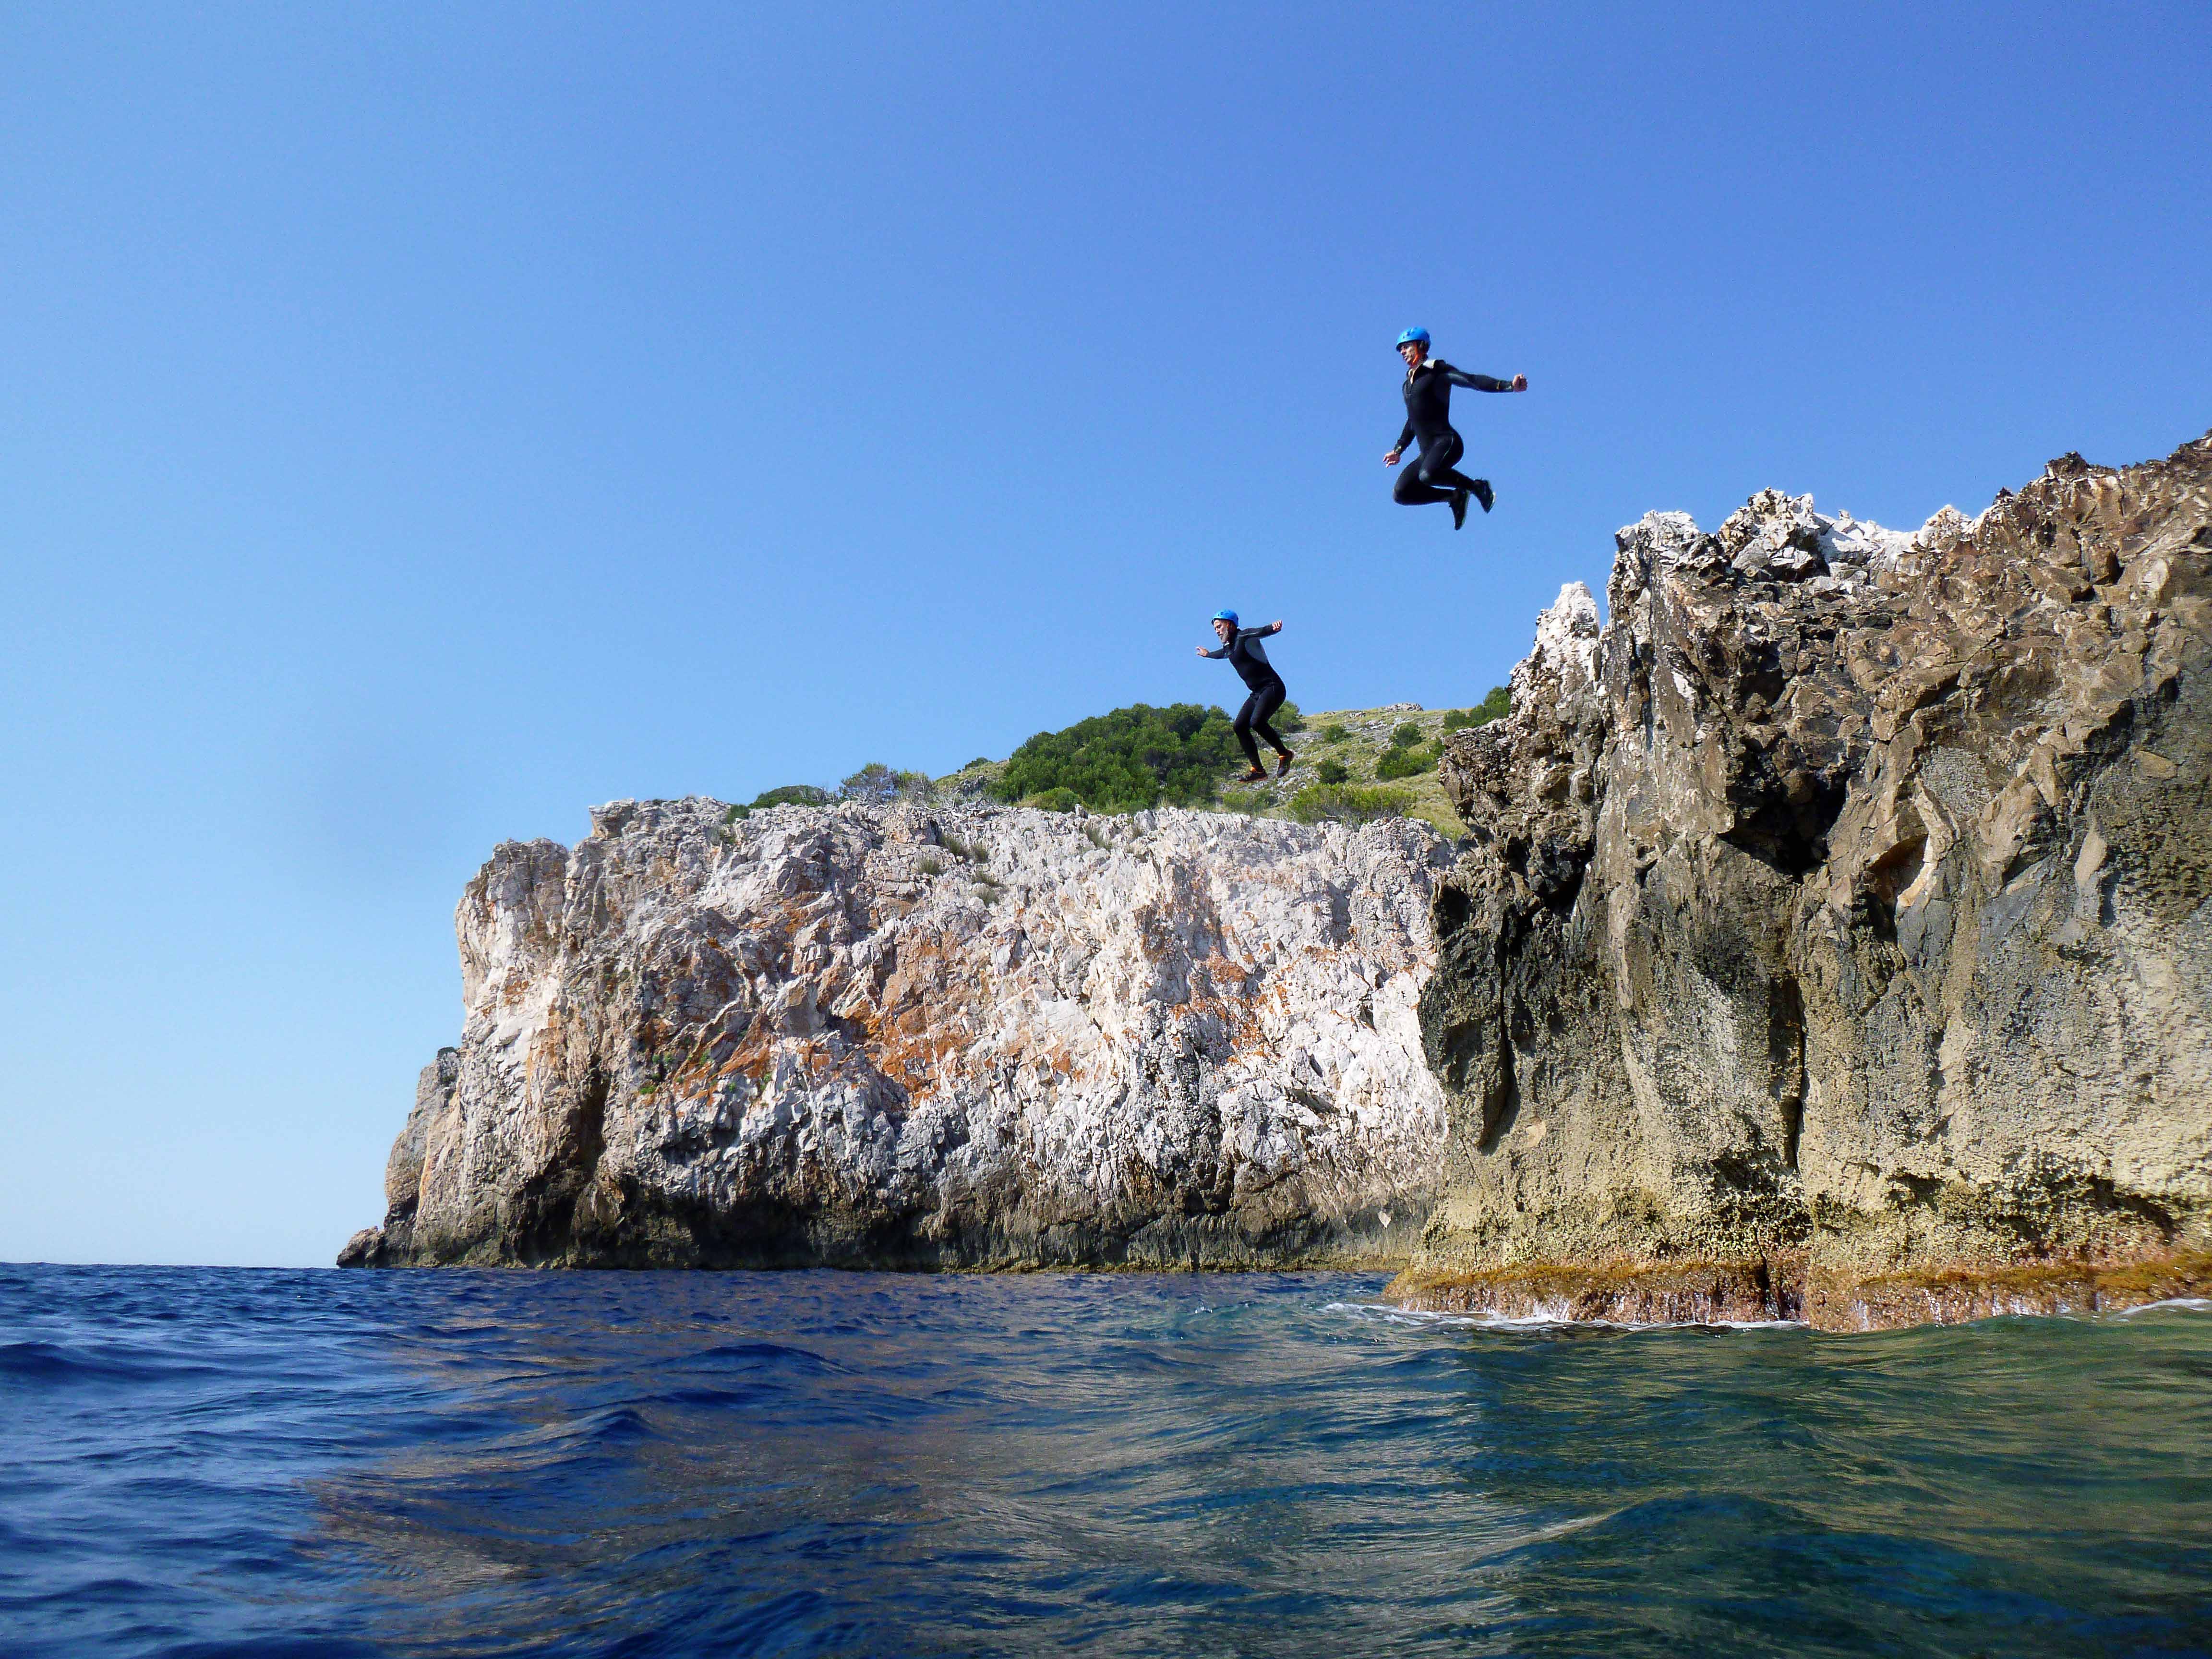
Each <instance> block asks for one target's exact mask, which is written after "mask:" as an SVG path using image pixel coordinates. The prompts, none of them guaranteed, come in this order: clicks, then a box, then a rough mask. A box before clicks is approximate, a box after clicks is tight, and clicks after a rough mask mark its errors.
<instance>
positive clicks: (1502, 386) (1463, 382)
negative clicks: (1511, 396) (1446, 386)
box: [1444, 366, 1513, 392]
mask: <svg viewBox="0 0 2212 1659" xmlns="http://www.w3.org/2000/svg"><path fill="white" fill-rule="evenodd" d="M1444 379H1446V380H1449V381H1450V382H1451V383H1452V384H1453V385H1454V386H1465V387H1466V388H1467V389H1468V391H1469V392H1510V391H1512V390H1513V382H1512V381H1510V380H1492V379H1491V378H1490V376H1488V375H1487V374H1468V372H1467V371H1466V370H1465V369H1463V368H1450V367H1449V366H1447V367H1446V368H1445V369H1444Z"/></svg>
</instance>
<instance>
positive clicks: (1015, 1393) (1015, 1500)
mask: <svg viewBox="0 0 2212 1659" xmlns="http://www.w3.org/2000/svg"><path fill="white" fill-rule="evenodd" d="M1381 1285H1382V1280H1380V1279H1376V1278H1372V1277H1362V1276H1357V1275H1299V1276H1287V1275H1286V1276H1281V1277H1270V1276H1246V1275H1237V1276H1212V1275H1163V1276H1124V1275H1096V1276H1079V1275H1076V1276H1037V1277H1024V1278H964V1277H944V1278H927V1277H893V1276H861V1275H851V1274H841V1273H786V1274H757V1273H719V1274H717V1273H575V1274H554V1273H543V1274H532V1273H275V1272H269V1273H262V1272H240V1271H218V1270H201V1269H161V1268H155V1269H148V1268H82V1267H0V1407H4V1409H0V1649H4V1650H5V1651H6V1652H7V1653H9V1654H10V1655H13V1656H19V1659H21V1656H45V1655H64V1654H66V1655H72V1656H74V1655H81V1654H128V1655H141V1654H143V1655H155V1654H159V1655H173V1656H215V1655H231V1654H252V1655H279V1654H283V1655H295V1654H296V1655H319V1656H356V1655H361V1656H368V1655H379V1656H381V1655H426V1656H427V1655H495V1654H496V1655H505V1654H516V1655H520V1654H532V1655H607V1656H617V1655H620V1656H648V1655H688V1654H748V1655H750V1654H854V1655H866V1654H939V1653H944V1654H1031V1653H1052V1652H1059V1651H1062V1650H1070V1651H1075V1652H1080V1653H1086V1654H1099V1655H1133V1656H1135V1655H1142V1656H1154V1655H1162V1654H1201V1655H1202V1654H1225V1655H1226V1654H1235V1655H1246V1654H1250V1655H1286V1656H1288V1655H1320V1656H1327V1659H1348V1656H1354V1655H1365V1654H1391V1655H1401V1654H1402V1655H1412V1654H1445V1653H1449V1654H1493V1653H1495V1654H1544V1655H1548V1654H1577V1655H1580V1654H1592V1655H1597V1654H1601V1655H1607V1656H1629V1655H1644V1654H1683V1655H1688V1654H1698V1655H1715V1654H1747V1655H1748V1654H1772V1653H1790V1654H1836V1655H1843V1654H1958V1655H1968V1654H1987V1655H2005V1656H2016V1655H2040V1654H2067V1655H2071V1654H2081V1655H2090V1654H2095V1655H2106V1654H2126V1653H2142V1654H2179V1653H2200V1654H2203V1653H2212V1312H2208V1311H2207V1310H2203V1309H2202V1308H2197V1309H2189V1308H2170V1309H2154V1310H2144V1311H2141V1312H2138V1313H2136V1314H2135V1315H2133V1316H2128V1317H2124V1318H2112V1319H2105V1320H2099V1321H2093V1322H2092V1321H2060V1320H2035V1319H2010V1320H1996V1321H1991V1322H1987V1323H1984V1324H1980V1325H1974V1326H1967V1327H1963V1328H1954V1329H1948V1330H1919V1331H1907V1332H1899V1333H1892V1334H1879V1335H1870V1336H1830V1335H1822V1334H1815V1333H1813V1332H1810V1331H1807V1330H1803V1329H1800V1328H1786V1327H1784V1328H1747V1329H1668V1330H1641V1331H1628V1330H1620V1329H1613V1328H1559V1327H1535V1326H1521V1327H1512V1326H1496V1325H1490V1326H1484V1325H1480V1324H1476V1323H1473V1322H1464V1321H1450V1320H1441V1319H1432V1318H1419V1317H1414V1316H1403V1315H1397V1314H1393V1313H1390V1312H1388V1311H1385V1310H1382V1309H1380V1308H1379V1307H1377V1306H1376V1305H1375V1298H1376V1292H1377V1291H1379V1289H1380V1288H1381Z"/></svg>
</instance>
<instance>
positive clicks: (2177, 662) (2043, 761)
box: [1395, 438, 2212, 1326]
mask: <svg viewBox="0 0 2212 1659" xmlns="http://www.w3.org/2000/svg"><path fill="white" fill-rule="evenodd" d="M1607 597H1608V608H1609V612H1610V618H1611V619H1610V621H1609V622H1607V623H1606V624H1605V625H1604V626H1602V627H1601V626H1600V623H1599V617H1598V611H1597V606H1596V604H1595V600H1594V599H1593V598H1592V596H1591V595H1590V594H1589V592H1588V590H1587V589H1585V588H1583V587H1582V586H1581V585H1580V584H1576V585H1574V586H1570V587H1569V588H1567V589H1566V590H1565V591H1564V592H1562V593H1561V595H1560V598H1559V603H1558V604H1557V605H1554V606H1553V609H1552V610H1551V611H1547V613H1546V614H1545V616H1544V617H1543V618H1542V620H1541V623H1540V625H1539V628H1538V632H1537V642H1536V648H1535V650H1534V653H1532V654H1531V655H1530V656H1529V657H1528V659H1527V660H1526V661H1524V662H1523V663H1522V665H1521V666H1520V668H1519V669H1518V670H1517V671H1516V673H1515V676H1514V681H1513V712H1512V714H1511V715H1510V718H1509V719H1507V720H1503V721H1499V722H1496V723H1494V724H1492V725H1491V726H1485V727H1481V728H1479V729H1477V730H1474V731H1470V732H1462V733H1459V734H1456V735H1455V737H1454V738H1452V739H1451V740H1450V742H1449V747H1448V750H1447V752H1446V756H1445V758H1444V762H1443V774H1444V780H1445V784H1446V787H1447V789H1448V791H1449V793H1450V794H1451V796H1452V798H1453V800H1454V803H1455V805H1456V807H1457V810H1458V811H1459V813H1460V816H1461V817H1462V820H1463V821H1464V822H1465V823H1467V824H1468V825H1469V827H1470V829H1472V831H1473V840H1474V844H1473V845H1472V847H1471V848H1470V849H1469V850H1468V852H1467V853H1466V854H1465V855H1464V856H1463V857H1462V860H1461V861H1460V862H1459V864H1458V865H1457V866H1456V867H1455V869H1454V870H1453V872H1452V873H1451V874H1450V876H1449V878H1447V880H1446V882H1445V883H1444V884H1443V887H1442V888H1441V889H1440V890H1439V892H1438V896H1437V913H1436V921H1437V939H1438V951H1439V961H1438V967H1437V973H1436V975H1435V976H1434V977H1433V978H1432V980H1431V981H1430V983H1429V985H1428V987H1427V989H1426V991H1425V994H1424V1000H1423V1018H1424V1021H1425V1029H1426V1032H1427V1038H1428V1051H1429V1055H1430V1059H1431V1062H1432V1064H1433V1065H1434V1066H1435V1068H1436V1070H1437V1074H1438V1075H1439V1076H1440V1077H1441V1078H1442V1079H1443V1080H1444V1081H1445V1083H1446V1085H1448V1093H1449V1099H1450V1109H1451V1115H1452V1125H1451V1131H1450V1136H1449V1146H1448V1149H1447V1153H1446V1170H1445V1196H1444V1198H1443V1200H1442V1201H1441V1203H1440V1204H1439V1206H1438V1207H1437V1211H1436V1212H1435V1214H1434V1215H1433V1217H1432V1218H1431V1222H1430V1225H1429V1226H1428V1229H1427V1231H1426V1233H1425V1237H1424V1242H1423V1250H1422V1255H1421V1256H1420V1258H1419V1261H1417V1263H1416V1264H1415V1267H1413V1269H1412V1270H1410V1271H1409V1272H1408V1273H1407V1274H1406V1275H1405V1276H1403V1277H1402V1278H1401V1280H1400V1282H1399V1284H1398V1285H1397V1286H1396V1287H1395V1294H1397V1295H1398V1296H1399V1297H1401V1299H1403V1300H1407V1301H1409V1302H1413V1303H1417V1304H1425V1305H1430V1306H1437V1307H1496V1308H1499V1309H1501V1310H1510V1311H1528V1310H1529V1309H1530V1308H1532V1307H1534V1306H1549V1305H1553V1304H1558V1305H1560V1306H1562V1307H1565V1309H1566V1310H1568V1311H1570V1312H1572V1311H1576V1310H1581V1311H1583V1312H1584V1313H1587V1314H1595V1315H1602V1314H1605V1313H1606V1312H1607V1310H1634V1309H1636V1308H1638V1307H1643V1306H1645V1305H1647V1304H1648V1305H1652V1306H1657V1305H1662V1304H1663V1305H1667V1306H1672V1305H1674V1304H1673V1303H1671V1302H1667V1301H1666V1298H1668V1297H1676V1298H1677V1299H1680V1297H1685V1296H1686V1297H1690V1299H1691V1300H1692V1301H1694V1300H1695V1299H1696V1297H1698V1296H1701V1295H1705V1296H1707V1299H1708V1301H1709V1302H1710V1303H1711V1311H1713V1312H1716V1313H1719V1314H1723V1315H1726V1316H1746V1315H1756V1314H1758V1313H1759V1312H1762V1311H1763V1312H1764V1313H1765V1314H1767V1315H1768V1316H1772V1315H1774V1314H1777V1313H1784V1314H1796V1313H1799V1312H1802V1313H1804V1314H1805V1315H1807V1316H1810V1317H1811V1318H1813V1319H1814V1321H1815V1322H1819V1323H1823V1324H1829V1325H1837V1326H1852V1325H1859V1324H1867V1323H1893V1322H1906V1321H1909V1320H1912V1319H1917V1318H1924V1317H1944V1316H1947V1312H1946V1310H1950V1311H1952V1312H1957V1313H1960V1314H1961V1315H1962V1316H1964V1315H1966V1314H1971V1313H1976V1312H1978V1313H1986V1312H1989V1311H1992V1310H2002V1309H2003V1308H2006V1307H2010V1306H2021V1307H2027V1306H2042V1305H2044V1301H2049V1300H2050V1299H2051V1297H2057V1303H2056V1304H2053V1305H2059V1304H2063V1305H2067V1306H2075V1305H2089V1306H2093V1305H2098V1304H2099V1300H2098V1299H2099V1297H2100V1296H2101V1297H2104V1298H2105V1299H2106V1303H2107V1304H2109V1303H2111V1302H2112V1301H2113V1300H2115V1299H2118V1300H2122V1301H2124V1300H2129V1299H2133V1300H2142V1299H2148V1298H2150V1297H2156V1296H2161V1295H2169V1294H2177V1293H2187V1292H2189V1291H2191V1287H2192V1286H2194V1287H2197V1293H2202V1292H2203V1289H2204V1288H2206V1287H2208V1286H2212V1276H2208V1274H2207V1273H2206V1272H2205V1271H2204V1269H2205V1267H2206V1265H2207V1264H2206V1261H2205V1258H2204V1257H2203V1255H2202V1254H2201V1253H2202V1252H2203V1250H2204V1249H2206V1247H2207V1245H2208V1243H2212V908H2208V906H2207V905H2206V902H2205V900H2206V896H2207V895H2208V892H2212V678H2208V674H2207V668H2208V664H2212V438H2208V439H2206V440H2204V441H2198V442H2197V443H2193V444H2191V445H2188V446H2185V447H2184V448H2182V449H2181V450H2179V452H2177V453H2175V454H2174V455H2172V457H2170V458H2168V459H2165V460H2162V461H2158V462H2154V463H2150V464H2147V465H2142V466H2136V467H2130V468H2127V469H2125V470H2122V471H2114V470H2112V469H2110V468H2106V467H2098V466H2091V465H2087V464H2085V463H2084V462H2082V461H2081V458H2080V457H2078V456H2068V457H2066V458H2064V459H2062V460H2059V461H2055V462H2053V463H2051V466H2050V467H2049V469H2048V470H2047V471H2045V475H2044V476H2043V477H2041V478H2039V479H2038V480H2037V481H2036V482H2035V483H2032V484H2030V485H2029V486H2028V487H2027V488H2026V489H2023V490H2021V492H2020V493H2019V494H2018V495H2003V496H2001V497H2000V498H1999V500H1998V501H1996V504H1995V505H1993V506H1992V507H1990V509H1989V511H1988V512H1986V513H1984V514H1983V515H1982V516H1981V517H1980V518H1978V519H1975V520H1967V519H1966V518H1964V517H1962V516H1960V514H1958V513H1954V512H1952V511H1950V510H1949V509H1946V510H1945V512H1944V513H1940V514H1938V515H1937V517H1936V519H1934V520H1930V522H1929V524H1928V525H1927V526H1925V527H1924V528H1923V529H1922V530H1921V531H1920V532H1918V533H1917V534H1914V535H1911V536H1907V535H1904V534H1899V533H1895V532H1886V531H1881V530H1880V529H1877V528H1875V527H1873V526H1859V525H1854V524H1852V523H1850V521H1849V520H1829V519H1826V518H1823V517H1821V516H1820V515H1818V514H1816V513H1814V511H1813V504H1812V501H1811V499H1810V498H1809V497H1795V498H1793V497H1790V496H1785V495H1780V494H1778V493H1776V492H1773V491H1769V492H1766V493H1765V494H1763V495H1759V496H1755V497H1753V500H1752V501H1750V502H1749V503H1748V504H1747V506H1746V507H1744V508H1743V509H1742V510H1741V511H1740V512H1738V513H1735V515H1733V516H1732V517H1731V518H1729V520H1728V521H1727V522H1726V523H1725V524H1723V526H1721V527H1720V529H1719V530H1718V531H1717V532H1713V533H1711V534H1705V533H1701V532H1699V530H1698V528H1697V526H1694V525H1693V524H1692V523H1691V521H1690V520H1688V519H1687V518H1686V517H1684V516H1683V515H1681V514H1679V513H1656V514H1652V515H1650V516H1648V517H1646V518H1645V519H1644V521H1643V522H1642V523H1640V524H1638V525H1636V526H1632V527H1631V528H1629V529H1627V530H1625V531H1623V532H1621V533H1620V538H1619V551H1618V557H1617V559H1616V561H1615V563H1614V566H1613V579H1612V583H1611V587H1610V591H1609V593H1608V596H1607ZM2160 1263H2164V1264H2166V1266H2165V1267H2156V1265H2155V1264H2160ZM2130 1264H2136V1265H2134V1266H2130ZM2143 1264H2152V1265H2151V1266H2148V1267H2147V1266H2145V1265H2143ZM2029 1269H2038V1270H2039V1271H2040V1272H2041V1276H2040V1277H2037V1276H2036V1273H2034V1272H2028V1270H2029ZM2024 1272H2026V1273H2027V1277H2026V1278H2023V1277H2022V1274H2023V1273H2024ZM1708 1282H1710V1294H1709V1295H1707V1291H1705V1290H1701V1289H1699V1286H1702V1285H1708ZM2054 1285H2056V1286H2059V1287H2061V1288H2059V1289H2057V1290H2053V1289H2052V1288H2051V1287H2052V1286H2054ZM1547 1286H1548V1287H1550V1288H1549V1289H1548V1290H1547V1289H1546V1287H1547ZM2008 1287H2009V1288H2008ZM2066 1287H2071V1288H2070V1289H2069V1288H2066ZM1547 1296H1549V1297H1551V1301H1550V1302H1549V1303H1547V1302H1546V1300H1545V1298H1546V1297H1547ZM1654 1297H1656V1298H1659V1300H1658V1301H1656V1302H1655V1301H1653V1300H1652V1298H1654ZM2038 1297H2042V1298H2043V1299H2044V1300H2043V1301H2039V1300H2037V1298H2038ZM2069 1297H2070V1298H2071V1300H2069V1299H2068V1298H2069ZM1639 1298H1641V1299H1639ZM2008 1298H2010V1299H2009V1300H2008Z"/></svg>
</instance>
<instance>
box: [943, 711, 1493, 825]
mask: <svg viewBox="0 0 2212 1659" xmlns="http://www.w3.org/2000/svg"><path fill="white" fill-rule="evenodd" d="M1449 712H1450V711H1449V709H1443V708H1431V709H1428V710H1425V711H1420V712H1417V711H1414V710H1413V709H1410V708H1404V707H1402V706H1401V707H1400V708H1338V709H1333V710H1330V711H1329V712H1328V713H1326V714H1307V715H1306V716H1305V729H1304V731H1302V732H1285V733H1284V734H1283V739H1284V741H1285V742H1286V743H1288V744H1290V745H1291V752H1292V753H1293V754H1295V755H1296V756H1297V763H1296V764H1294V765H1293V766H1292V767H1291V775H1289V776H1288V777H1286V778H1284V779H1282V780H1280V781H1274V780H1273V779H1271V780H1270V781H1268V782H1267V783H1265V784H1254V785H1249V786H1245V785H1238V784H1233V783H1232V784H1230V785H1228V786H1227V787H1225V788H1224V790H1223V791H1222V793H1221V797H1220V805H1221V806H1222V808H1223V810H1225V811H1238V812H1250V813H1254V814H1256V815H1257V816H1260V817H1285V816H1287V815H1286V813H1285V811H1284V809H1285V807H1286V806H1287V805H1289V804H1290V799H1291V796H1292V795H1295V794H1296V793H1297V792H1298V791H1299V790H1301V789H1303V788H1304V787H1306V786H1307V785H1308V784H1310V783H1317V782H1319V781H1321V780H1320V775H1319V774H1318V772H1317V771H1316V767H1318V766H1319V765H1320V763H1322V762H1323V761H1325V760H1333V761H1336V762H1338V763H1340V764H1342V765H1343V767H1344V768H1345V769H1346V772H1347V773H1349V774H1350V775H1349V777H1348V778H1347V779H1346V781H1347V782H1349V783H1355V784H1364V785H1366V786H1368V787H1375V786H1376V776H1375V763H1376V761H1377V760H1379V759H1381V758H1382V756H1383V750H1385V749H1387V748H1388V747H1389V744H1390V733H1391V732H1393V731H1395V729H1396V728H1397V727H1398V726H1399V725H1400V723H1401V722H1402V721H1406V720H1411V721H1412V722H1413V724H1415V725H1416V726H1419V727H1420V728H1421V741H1422V742H1423V744H1434V743H1435V742H1436V740H1437V737H1438V736H1439V735H1440V734H1441V732H1442V731H1443V719H1444V716H1445V714H1449ZM1330 726H1342V727H1344V729H1345V736H1344V739H1343V741H1341V742H1340V743H1323V742H1322V736H1321V734H1322V732H1324V731H1326V730H1328V728H1329V727H1330ZM1267 758H1268V759H1269V760H1270V761H1271V762H1272V761H1273V756H1268V757H1267ZM1004 765H1005V763H1004V762H1002V761H982V762H979V763H975V764H973V765H969V766H964V767H963V768H962V769H960V770H959V771H957V772H955V773H952V774H951V775H947V776H945V777H942V778H939V780H938V781H937V782H938V787H939V788H940V789H944V790H947V791H949V792H951V793H954V794H956V795H979V796H980V795H981V794H983V793H986V792H987V790H988V789H989V787H990V784H991V781H992V780H993V779H994V778H995V777H996V776H997V775H998V774H999V772H1000V769H1001V768H1002V767H1003V766H1004ZM1381 787H1383V788H1386V789H1399V790H1403V791H1404V792H1405V793H1407V795H1409V796H1411V797H1412V798H1413V808H1412V811H1410V812H1409V813H1408V814H1407V816H1408V817H1416V818H1423V819H1425V820H1426V821H1427V822H1429V823H1432V824H1434V825H1435V826H1436V827H1437V829H1440V830H1441V831H1443V833H1444V834H1445V835H1447V836H1462V835H1465V834H1466V833H1467V830H1466V827H1465V826H1464V825H1463V824H1462V823H1460V821H1459V819H1458V817H1456V816H1455V814H1454V813H1453V811H1452V809H1451V803H1450V802H1449V801H1448V800H1446V799H1444V792H1443V785H1442V784H1440V783H1439V782H1437V770H1436V768H1435V767H1434V766H1427V767H1424V768H1423V769H1421V770H1420V771H1419V772H1418V773H1416V774H1414V775H1413V776H1412V777H1409V778H1386V779H1383V780H1382V781H1381Z"/></svg>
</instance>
